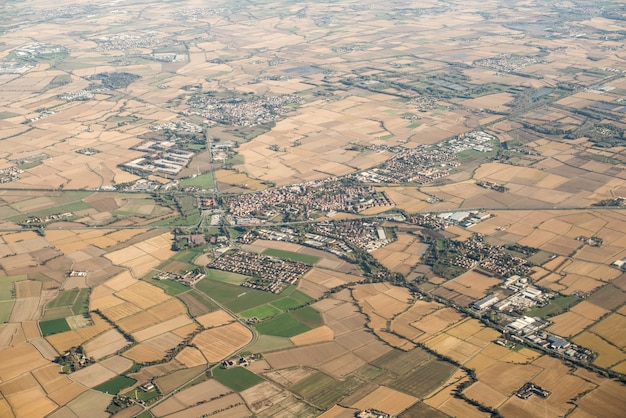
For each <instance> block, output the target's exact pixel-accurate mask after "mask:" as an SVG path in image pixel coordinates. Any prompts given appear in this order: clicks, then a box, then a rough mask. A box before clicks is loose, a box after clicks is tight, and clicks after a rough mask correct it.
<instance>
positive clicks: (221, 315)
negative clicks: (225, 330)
mask: <svg viewBox="0 0 626 418" xmlns="http://www.w3.org/2000/svg"><path fill="white" fill-rule="evenodd" d="M234 320H235V318H233V317H232V316H231V315H230V314H228V313H226V312H225V311H223V310H221V309H220V310H219V311H215V312H210V313H208V314H205V315H202V316H199V317H197V318H196V321H198V322H199V323H200V325H202V326H203V327H205V328H214V327H219V326H222V325H226V324H229V323H231V322H233V321H234Z"/></svg>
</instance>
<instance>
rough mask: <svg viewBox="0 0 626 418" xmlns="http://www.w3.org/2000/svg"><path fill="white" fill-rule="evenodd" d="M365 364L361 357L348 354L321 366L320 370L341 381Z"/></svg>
mask: <svg viewBox="0 0 626 418" xmlns="http://www.w3.org/2000/svg"><path fill="white" fill-rule="evenodd" d="M365 364H367V363H366V362H365V361H364V360H363V359H362V358H361V357H358V356H357V355H355V354H354V353H352V352H348V353H346V354H344V355H342V356H340V357H337V358H335V359H332V360H330V361H329V362H326V363H324V364H322V365H321V366H320V369H321V370H323V371H325V372H326V373H328V374H330V375H332V376H334V377H336V378H338V379H342V378H344V377H345V376H347V375H348V374H350V373H353V372H354V371H356V370H358V369H359V368H361V367H362V366H364V365H365Z"/></svg>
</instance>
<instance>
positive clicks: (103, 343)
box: [83, 329, 130, 360]
mask: <svg viewBox="0 0 626 418" xmlns="http://www.w3.org/2000/svg"><path fill="white" fill-rule="evenodd" d="M129 344H130V342H128V341H126V339H125V338H124V336H123V335H122V334H120V333H119V332H118V331H117V330H115V329H110V330H108V331H106V332H105V333H103V334H101V335H99V336H98V337H96V338H94V339H93V340H91V341H89V342H87V343H86V344H84V345H83V348H84V349H85V352H86V353H87V355H88V356H89V357H93V358H95V359H96V360H99V359H101V358H103V357H106V356H108V355H110V354H113V353H115V352H116V351H118V350H121V349H122V348H124V347H126V346H127V345H129Z"/></svg>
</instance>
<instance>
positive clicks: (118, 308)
mask: <svg viewBox="0 0 626 418" xmlns="http://www.w3.org/2000/svg"><path fill="white" fill-rule="evenodd" d="M111 297H115V298H116V299H118V300H120V301H122V303H119V304H116V305H113V306H111V307H109V308H104V309H101V311H102V313H103V314H104V315H105V316H106V317H107V318H109V319H110V320H111V321H114V322H117V321H119V320H121V319H124V318H128V317H129V316H132V315H135V314H137V313H139V312H141V311H142V310H143V309H141V308H140V307H139V306H137V305H135V304H133V303H130V302H123V299H119V298H117V297H116V296H113V295H111ZM102 299H107V303H113V299H111V298H108V297H105V298H102ZM99 300H100V299H96V303H95V305H97V302H98V301H99Z"/></svg>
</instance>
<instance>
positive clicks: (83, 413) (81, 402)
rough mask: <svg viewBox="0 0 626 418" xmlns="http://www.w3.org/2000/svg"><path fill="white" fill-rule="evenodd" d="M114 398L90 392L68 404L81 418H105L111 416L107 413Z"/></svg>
mask: <svg viewBox="0 0 626 418" xmlns="http://www.w3.org/2000/svg"><path fill="white" fill-rule="evenodd" d="M112 397H113V396H111V395H107V394H105V393H102V392H99V391H97V390H89V391H87V392H84V393H82V394H81V395H79V396H78V397H77V398H75V399H74V400H72V401H71V402H69V403H68V404H67V406H69V407H70V409H71V410H72V412H74V414H76V415H77V416H79V417H93V418H101V417H102V418H104V417H107V416H108V415H109V414H108V413H106V412H105V410H106V407H107V406H108V405H109V403H110V402H111V398H112Z"/></svg>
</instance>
